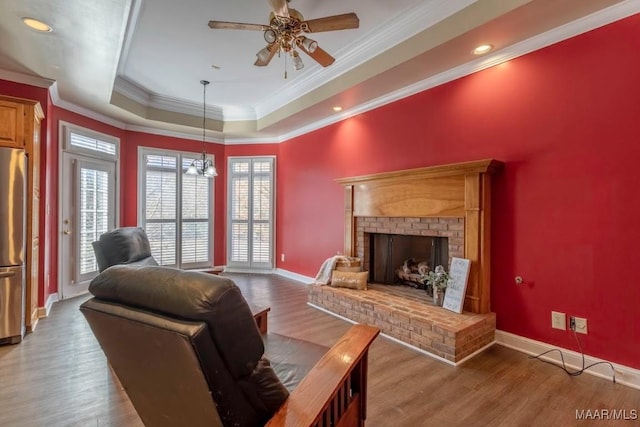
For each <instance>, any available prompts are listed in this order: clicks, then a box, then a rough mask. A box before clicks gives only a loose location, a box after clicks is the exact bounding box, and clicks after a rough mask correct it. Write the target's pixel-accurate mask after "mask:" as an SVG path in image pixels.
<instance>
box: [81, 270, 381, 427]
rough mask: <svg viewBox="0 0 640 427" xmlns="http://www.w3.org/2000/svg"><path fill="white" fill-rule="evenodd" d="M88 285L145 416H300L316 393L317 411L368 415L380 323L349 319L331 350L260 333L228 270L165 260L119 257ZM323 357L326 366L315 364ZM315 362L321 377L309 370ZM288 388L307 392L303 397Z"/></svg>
mask: <svg viewBox="0 0 640 427" xmlns="http://www.w3.org/2000/svg"><path fill="white" fill-rule="evenodd" d="M89 291H90V292H91V293H92V294H93V295H94V298H92V299H90V300H88V301H86V302H85V303H83V304H82V305H81V307H80V310H81V311H82V313H83V314H84V316H85V318H86V319H87V321H88V323H89V325H90V326H91V329H92V330H93V332H94V334H95V336H96V338H97V339H98V342H99V343H100V345H101V347H102V349H103V350H104V352H105V355H106V357H107V360H108V361H109V363H110V365H111V367H112V369H113V371H114V372H115V374H116V375H117V377H118V378H119V380H120V382H121V383H122V385H123V387H124V388H125V390H126V392H127V394H128V396H129V398H130V399H131V401H132V403H133V406H134V407H135V408H136V410H137V412H138V414H139V415H140V417H141V419H142V421H143V422H144V424H145V425H147V426H183V425H188V426H225V427H229V426H234V427H255V426H263V425H265V423H267V422H268V420H269V419H270V418H272V417H273V416H274V414H279V415H281V416H280V418H279V419H280V420H281V421H282V420H285V421H286V419H287V417H290V416H295V417H298V416H300V413H299V412H300V407H307V406H309V407H311V408H312V407H313V406H314V405H315V404H316V403H318V402H316V401H315V400H316V399H317V398H319V399H324V400H325V401H326V402H325V403H324V404H320V406H318V405H315V406H317V408H316V409H315V410H316V411H317V412H320V411H321V410H324V411H330V412H331V413H330V414H329V415H326V414H325V415H322V414H319V415H317V417H316V418H317V419H321V418H324V419H326V420H327V422H328V423H331V425H336V424H333V423H337V421H338V420H339V419H340V418H341V417H345V416H348V417H352V418H353V419H354V421H355V420H357V422H358V423H360V422H362V424H357V425H364V416H365V414H366V412H365V411H364V408H365V405H366V393H365V389H366V367H367V363H366V358H367V350H368V347H369V345H370V344H371V343H372V341H373V340H374V339H375V337H376V336H377V335H378V333H379V330H378V329H377V328H373V327H369V326H364V325H356V326H353V327H352V329H351V330H350V331H349V332H348V333H347V334H350V335H345V337H343V339H342V340H341V341H340V342H339V343H338V344H337V345H336V346H334V348H332V349H331V350H330V351H329V352H327V348H325V347H322V346H319V345H317V344H313V343H310V342H306V341H301V340H297V339H292V338H289V337H284V336H281V335H277V334H272V333H269V334H267V335H264V336H262V335H261V334H260V332H259V330H258V327H257V325H256V322H255V320H254V318H253V315H252V313H251V309H250V307H249V305H248V304H247V302H246V300H245V299H244V297H243V296H242V294H241V293H240V290H239V288H238V287H237V286H236V285H235V283H234V282H233V281H232V280H230V279H229V278H225V277H220V276H214V275H210V274H206V273H199V272H189V271H184V270H178V269H173V268H166V267H153V266H130V265H117V266H113V267H111V268H109V269H107V270H105V271H104V272H102V273H101V274H99V275H98V276H97V277H96V278H95V279H94V280H93V281H92V283H91V285H90V287H89ZM325 353H326V354H325ZM333 353H335V354H333ZM319 360H320V362H319V363H318V366H324V369H325V371H323V370H322V369H321V368H318V367H315V368H313V366H314V365H315V364H316V362H318V361H319ZM346 360H348V361H349V363H346V362H345V361H346ZM312 368H313V369H312ZM310 370H311V371H312V372H311V374H313V373H314V372H315V375H311V374H309V377H314V378H315V380H314V379H313V378H309V377H305V376H306V375H307V373H308V372H309V371H310ZM301 380H302V384H300V387H299V388H298V384H299V383H300V382H301ZM305 381H306V383H305ZM314 381H315V383H314ZM334 382H335V383H336V384H335V385H332V383H334ZM335 390H339V392H336V391H335ZM290 392H293V395H295V394H296V393H300V394H302V396H300V397H299V398H298V400H297V403H295V402H293V401H292V400H291V399H289V400H287V398H288V396H289V393H290ZM310 393H314V394H317V395H315V396H313V398H312V399H310V398H311V396H310ZM323 395H324V396H323ZM292 397H293V396H292ZM331 399H334V400H336V402H335V403H332V402H333V401H332V400H331ZM285 402H286V403H285ZM290 402H292V403H290ZM337 409H340V410H337ZM291 414H293V415H291ZM313 419H315V418H313V417H312V418H311V420H313ZM289 421H291V420H289ZM303 423H304V421H303ZM269 425H279V424H269ZM309 425H311V421H309ZM314 425H325V424H321V423H320V424H318V423H314ZM326 425H329V424H326ZM353 425H356V424H353Z"/></svg>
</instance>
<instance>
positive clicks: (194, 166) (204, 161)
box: [185, 80, 218, 178]
mask: <svg viewBox="0 0 640 427" xmlns="http://www.w3.org/2000/svg"><path fill="white" fill-rule="evenodd" d="M200 84H201V85H202V88H203V96H202V154H201V156H200V158H199V159H194V160H193V161H192V162H191V165H190V166H189V168H188V169H187V170H186V172H185V173H186V174H187V175H203V176H206V177H207V178H213V177H214V176H217V175H218V172H217V171H216V167H215V166H214V165H213V162H212V161H211V159H210V158H208V157H207V153H206V152H205V145H204V144H205V131H206V120H207V85H208V84H209V82H208V81H207V80H200Z"/></svg>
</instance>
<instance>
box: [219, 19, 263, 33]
mask: <svg viewBox="0 0 640 427" xmlns="http://www.w3.org/2000/svg"><path fill="white" fill-rule="evenodd" d="M209 28H213V29H220V30H256V31H264V30H266V29H267V28H270V27H269V26H268V25H262V24H245V23H243V22H225V21H209Z"/></svg>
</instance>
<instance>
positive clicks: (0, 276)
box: [0, 271, 16, 279]
mask: <svg viewBox="0 0 640 427" xmlns="http://www.w3.org/2000/svg"><path fill="white" fill-rule="evenodd" d="M15 275H16V272H15V271H5V272H3V273H0V279H4V278H6V277H13V276H15Z"/></svg>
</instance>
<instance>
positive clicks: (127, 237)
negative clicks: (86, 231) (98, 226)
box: [92, 227, 158, 272]
mask: <svg viewBox="0 0 640 427" xmlns="http://www.w3.org/2000/svg"><path fill="white" fill-rule="evenodd" d="M92 245H93V252H94V253H95V255H96V261H97V262H98V271H100V272H102V271H103V270H105V269H107V268H109V267H111V266H112V265H116V264H133V265H158V263H157V262H156V260H155V259H154V258H153V256H152V255H151V247H150V246H149V238H148V237H147V233H145V231H144V230H143V229H142V228H140V227H122V228H116V229H114V230H111V231H107V232H106V233H104V234H102V235H101V236H100V238H99V239H98V240H97V241H95V242H93V243H92Z"/></svg>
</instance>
